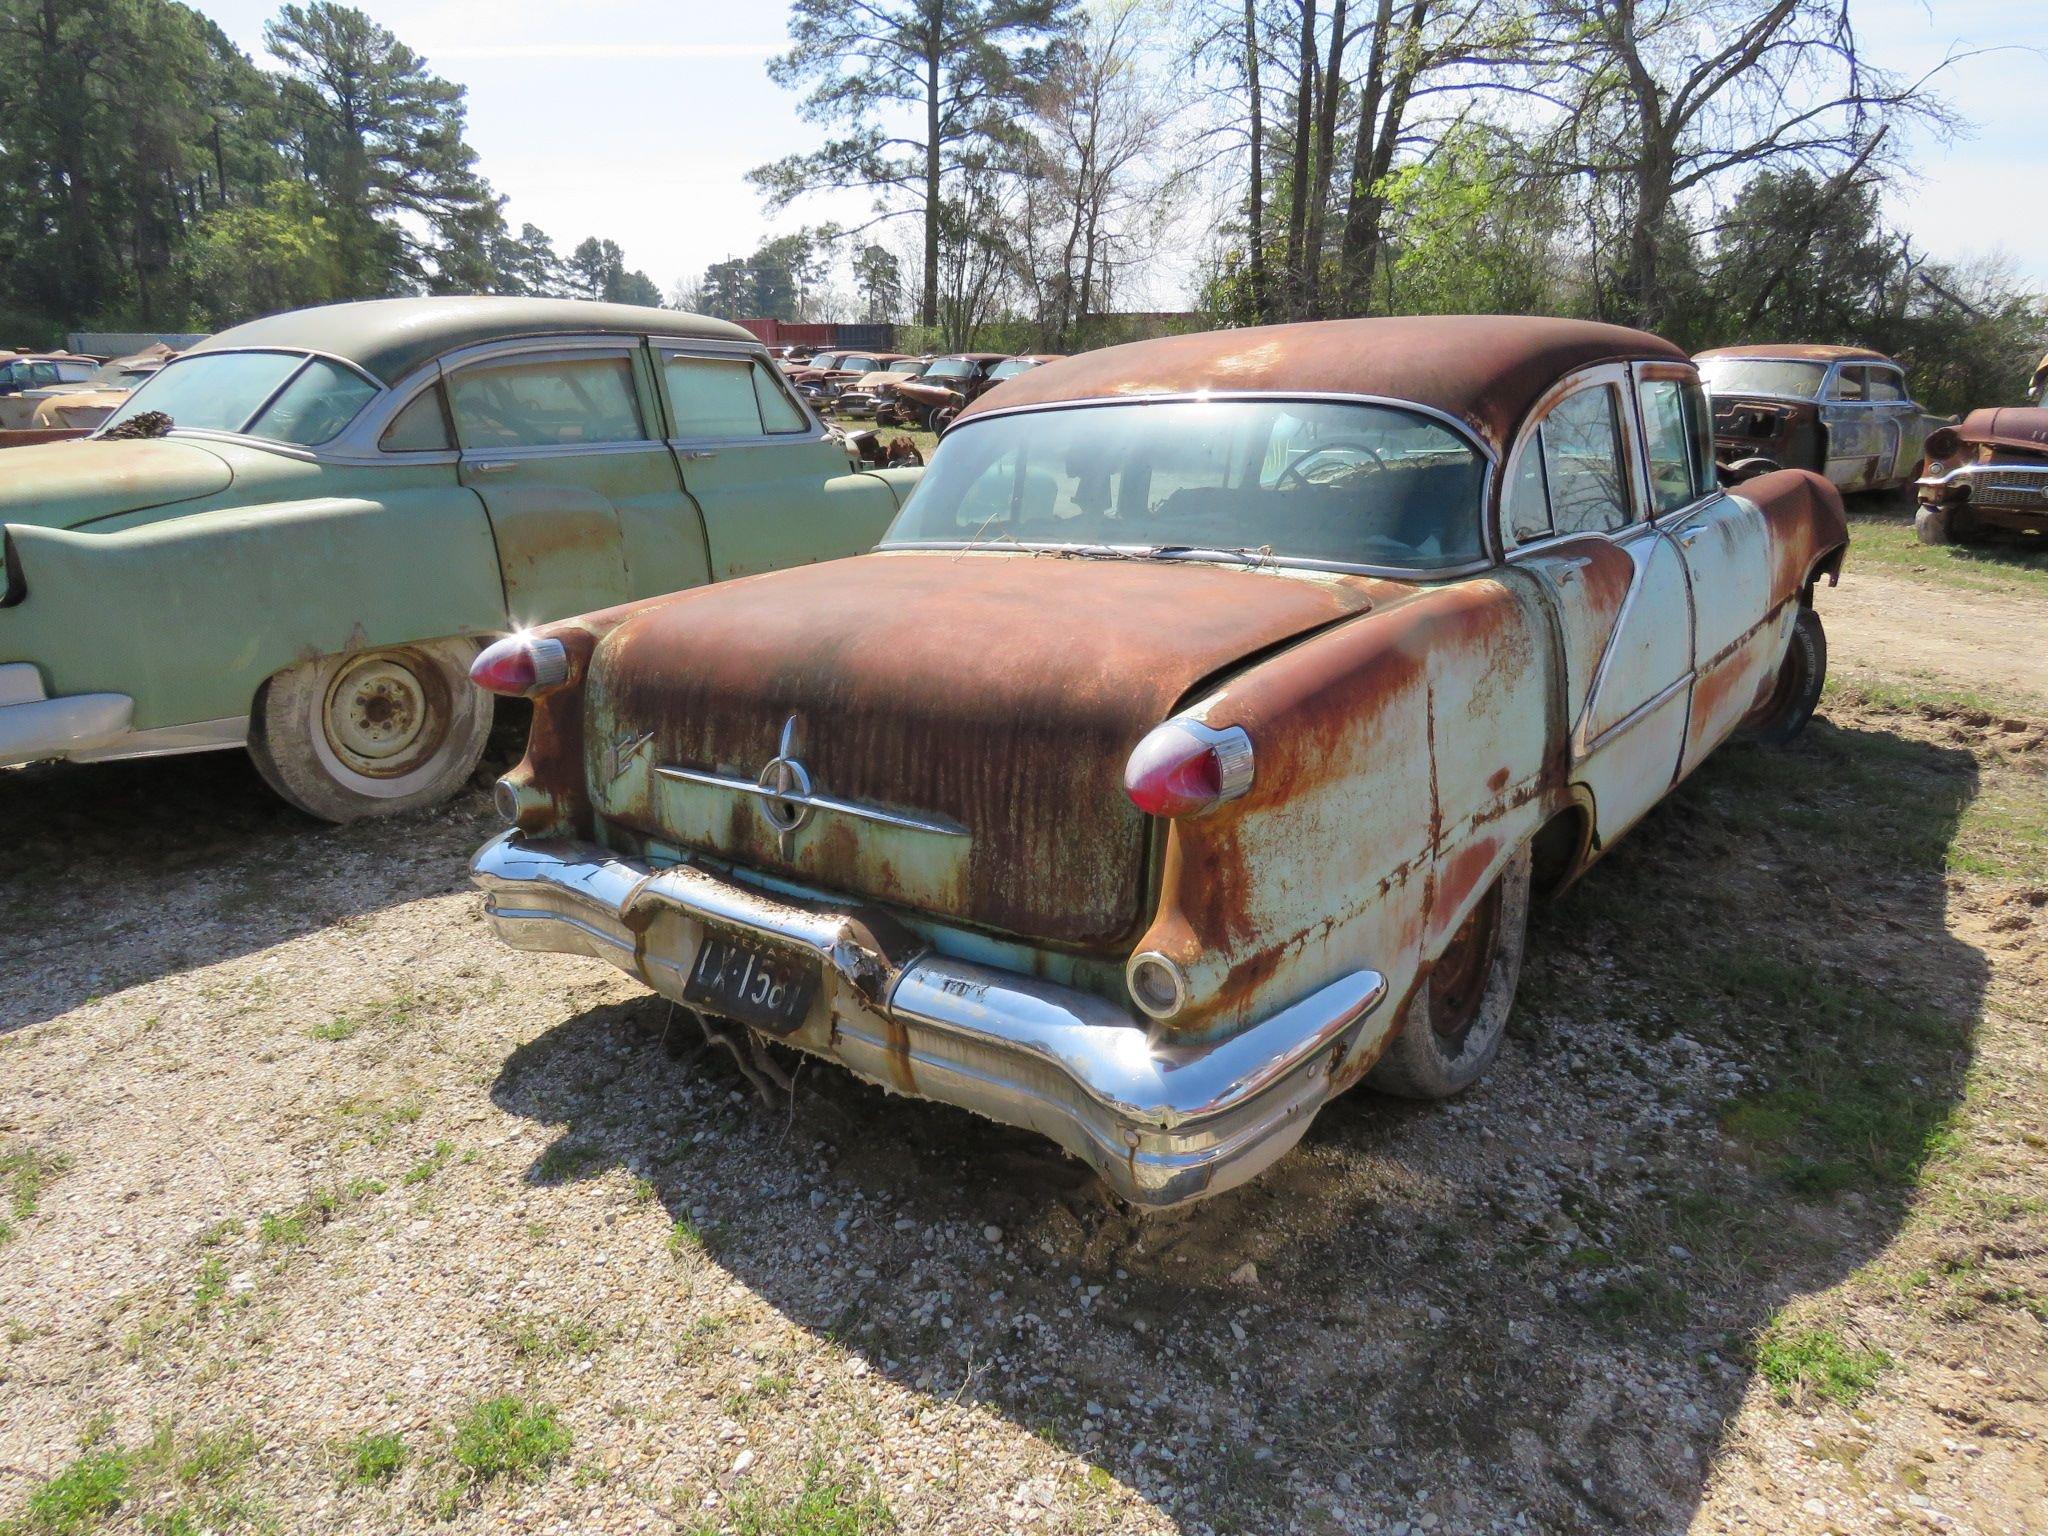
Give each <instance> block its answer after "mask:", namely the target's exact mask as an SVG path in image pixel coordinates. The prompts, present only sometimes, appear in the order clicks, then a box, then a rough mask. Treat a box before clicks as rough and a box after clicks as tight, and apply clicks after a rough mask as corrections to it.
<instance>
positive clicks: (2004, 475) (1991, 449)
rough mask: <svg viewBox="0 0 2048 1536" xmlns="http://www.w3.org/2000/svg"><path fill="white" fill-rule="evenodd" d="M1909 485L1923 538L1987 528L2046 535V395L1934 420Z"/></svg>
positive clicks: (1951, 540)
mask: <svg viewBox="0 0 2048 1536" xmlns="http://www.w3.org/2000/svg"><path fill="white" fill-rule="evenodd" d="M1914 489H1915V494H1916V496H1917V499H1918V502H1919V505H1918V508H1917V509H1916V510H1915V512H1914V515H1913V530H1914V532H1915V533H1917V534H1918V535H1919V536H1920V540H1921V542H1922V543H1924V544H1968V543H1974V542H1976V541H1977V540H1979V539H1981V538H1983V537H1984V535H1985V534H1987V533H1990V532H1992V531H1993V530H1998V531H2002V532H2005V533H2008V534H2021V535H2037V536H2041V537H2048V402H2044V403H2043V404H2040V405H2021V406H2000V407H1996V408H1993V409H1990V410H1980V411H1972V412H1970V414H1969V415H1967V416H1965V417H1964V418H1963V419H1962V420H1961V421H1960V422H1959V423H1957V424H1956V425H1955V426H1952V427H1936V428H1935V429H1934V430H1933V431H1932V432H1930V433H1928V434H1927V448H1926V463H1925V465H1924V466H1923V468H1922V472H1921V478H1920V481H1919V483H1918V485H1917V486H1916V487H1915V488H1914Z"/></svg>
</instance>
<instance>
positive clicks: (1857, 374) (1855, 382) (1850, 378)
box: [1829, 368, 1863, 400]
mask: <svg viewBox="0 0 2048 1536" xmlns="http://www.w3.org/2000/svg"><path fill="white" fill-rule="evenodd" d="M1829 395H1830V396H1831V397H1832V398H1833V399H1836V400H1861V399H1862V398H1863V370H1862V369H1861V368H1844V369H1842V370H1841V371H1840V372H1839V373H1837V374H1836V375H1835V387H1834V388H1833V389H1832V390H1830V391H1829Z"/></svg>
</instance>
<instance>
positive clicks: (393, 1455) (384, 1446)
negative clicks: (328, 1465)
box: [342, 1434, 406, 1488]
mask: <svg viewBox="0 0 2048 1536" xmlns="http://www.w3.org/2000/svg"><path fill="white" fill-rule="evenodd" d="M342 1456H343V1466H344V1470H343V1473H342V1481H343V1482H344V1483H351V1484H354V1485H355V1486H356V1487H358V1488H369V1487H373V1486H375V1485H376V1484H379V1483H388V1482H390V1481H391V1479H393V1478H394V1477H396V1476H398V1474H399V1471H400V1470H401V1469H402V1468H403V1467H404V1466H405V1457H406V1450H405V1441H404V1439H403V1438H402V1437H401V1436H398V1435H389V1434H386V1435H377V1434H364V1435H358V1436H356V1438H355V1439H353V1440H351V1441H349V1442H348V1443H347V1444H346V1445H344V1446H343V1447H342Z"/></svg>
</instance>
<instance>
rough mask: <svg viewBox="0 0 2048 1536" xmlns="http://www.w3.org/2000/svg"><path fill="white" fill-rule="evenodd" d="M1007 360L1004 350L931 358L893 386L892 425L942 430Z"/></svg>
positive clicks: (978, 393)
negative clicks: (928, 363)
mask: <svg viewBox="0 0 2048 1536" xmlns="http://www.w3.org/2000/svg"><path fill="white" fill-rule="evenodd" d="M1008 360H1009V354H1008V353H1007V352H956V353H953V354H952V355H951V356H948V357H939V358H934V359H933V360H932V365H931V366H930V367H929V368H927V369H925V371H924V372H923V373H921V374H919V375H918V376H917V377H916V378H915V379H913V380H910V381H908V382H906V383H902V384H899V385H897V386H896V409H895V412H894V422H893V424H896V425H903V426H916V427H922V428H924V430H925V431H927V432H943V431H945V430H946V428H947V427H948V426H950V425H951V424H952V421H953V418H954V417H955V416H958V415H959V414H960V412H961V411H962V410H963V409H964V408H965V407H966V406H967V405H968V404H969V403H970V402H971V401H974V400H977V399H979V398H980V397H981V395H982V393H983V391H985V390H987V389H988V388H989V385H990V382H991V381H990V378H989V376H990V375H991V374H992V373H994V372H995V370H996V367H997V365H999V364H1001V363H1004V362H1007V361H1008ZM878 419H879V418H878ZM890 424H892V423H884V425H890Z"/></svg>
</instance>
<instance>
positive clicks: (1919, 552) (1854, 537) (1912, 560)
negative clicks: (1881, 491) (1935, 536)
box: [1849, 514, 2048, 596]
mask: <svg viewBox="0 0 2048 1536" xmlns="http://www.w3.org/2000/svg"><path fill="white" fill-rule="evenodd" d="M1849 559H1850V561H1851V562H1852V564H1854V565H1870V566H1874V567H1876V568H1877V569H1878V570H1880V571H1882V572H1883V573H1884V574H1885V575H1887V576H1898V577H1903V578H1905V579H1906V580H1909V581H1922V582H1931V583H1936V584H1939V585H1942V586H1947V587H1960V588H1962V589H1964V590H1965V591H1970V592H1999V593H2004V594H2007V595H2009V596H2027V595H2048V540H2041V539H2032V540H2027V541H2024V542H2020V541H2005V540H2000V541H1998V542H1995V543H1993V542H1987V543H1984V544H1948V545H1938V546H1937V545H1930V544H1922V543H1921V542H1920V539H1919V536H1918V535H1917V534H1915V533H1914V532H1913V524H1912V522H1911V520H1910V519H1907V520H1903V521H1902V520H1900V519H1897V518H1890V517H1876V516H1870V515H1867V514H1858V515H1856V516H1852V517H1851V518H1850V519H1849Z"/></svg>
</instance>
